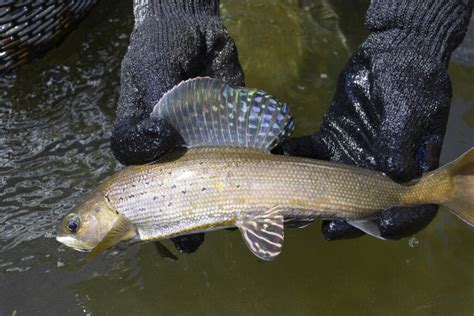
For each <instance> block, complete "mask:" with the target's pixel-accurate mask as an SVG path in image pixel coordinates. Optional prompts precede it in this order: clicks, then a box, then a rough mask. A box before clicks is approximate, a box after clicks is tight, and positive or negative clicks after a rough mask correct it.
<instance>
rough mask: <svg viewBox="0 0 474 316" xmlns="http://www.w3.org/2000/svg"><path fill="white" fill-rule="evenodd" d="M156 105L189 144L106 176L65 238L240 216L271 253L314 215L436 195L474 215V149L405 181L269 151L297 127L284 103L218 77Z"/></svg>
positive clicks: (74, 214)
mask: <svg viewBox="0 0 474 316" xmlns="http://www.w3.org/2000/svg"><path fill="white" fill-rule="evenodd" d="M151 116H152V117H154V116H158V117H162V118H164V119H166V120H167V121H168V122H169V123H170V124H171V125H172V126H173V128H174V129H176V131H178V133H179V134H180V135H181V136H182V138H183V140H184V142H185V144H186V149H182V150H175V151H173V152H171V153H169V154H167V155H166V156H164V157H162V159H160V160H158V161H157V162H156V163H154V164H148V165H143V166H131V167H127V168H125V169H123V170H122V171H119V172H118V173H116V174H115V175H113V176H112V177H110V178H109V179H107V180H106V181H105V182H104V183H102V185H100V186H99V188H97V190H96V191H94V192H93V193H92V194H90V195H89V196H88V197H87V198H86V199H85V201H84V202H83V203H81V204H80V205H78V206H77V207H76V208H75V209H73V210H72V211H71V212H70V213H69V214H68V215H66V217H65V218H64V219H63V220H62V222H61V223H60V224H59V227H58V230H57V240H58V241H60V242H62V243H64V244H66V245H67V246H69V247H72V248H75V249H77V250H85V251H90V250H91V253H90V254H89V256H88V258H90V259H91V258H93V257H94V256H95V255H97V254H99V253H101V252H102V251H104V250H106V249H108V248H110V247H112V246H114V245H116V244H118V243H119V242H122V241H125V242H139V241H150V240H159V239H164V238H171V237H176V236H182V235H186V234H190V233H191V234H192V233H199V232H207V231H212V230H216V229H224V228H229V227H237V228H238V229H239V230H240V232H241V234H242V237H243V238H244V241H245V243H246V245H247V246H248V248H249V249H250V250H251V251H252V253H253V254H255V255H256V256H257V257H259V258H260V259H263V260H273V259H275V258H276V257H277V256H278V255H279V254H280V252H281V250H282V244H283V240H284V226H291V227H305V226H307V225H309V224H311V223H312V222H313V221H314V220H316V219H318V218H323V219H343V220H347V221H348V222H349V223H350V224H351V225H354V226H356V227H361V228H362V229H364V228H366V227H369V229H368V232H370V223H368V222H367V220H370V219H373V218H375V217H376V216H377V215H378V214H379V213H380V211H381V210H384V209H387V208H389V207H393V206H415V205H422V204H427V203H430V204H437V205H443V206H446V207H447V208H449V210H450V211H451V212H452V213H453V214H455V215H456V216H458V217H459V218H460V219H461V220H463V221H464V222H466V223H467V224H468V225H470V226H474V149H471V150H469V151H468V152H466V153H465V154H464V155H463V156H461V157H460V158H459V159H458V160H456V161H454V162H453V163H451V164H448V165H446V166H443V167H442V168H440V169H438V170H435V171H433V172H430V173H427V174H425V175H424V176H423V177H422V178H421V179H420V180H419V181H414V182H411V183H409V184H407V185H400V184H397V183H396V182H394V181H392V180H391V179H390V178H388V177H387V176H386V175H384V174H383V173H380V172H376V171H372V170H369V169H364V168H357V167H353V166H349V165H342V164H337V163H333V162H326V161H320V160H314V159H308V158H299V157H288V156H278V155H272V154H270V152H269V151H270V150H271V149H272V148H273V147H275V146H276V145H278V144H279V143H280V142H281V141H282V140H283V139H284V138H286V137H288V135H289V133H290V132H291V131H292V130H293V128H294V127H293V121H292V116H291V113H290V111H289V107H288V105H286V104H284V103H281V102H279V101H278V100H276V99H275V98H274V97H272V96H271V95H268V94H266V93H265V92H263V91H261V90H255V89H247V88H233V87H230V86H229V85H227V84H225V83H223V82H222V81H220V80H216V79H211V78H196V79H192V80H188V81H184V82H182V83H180V84H179V85H177V86H176V87H174V88H173V89H172V90H170V91H169V92H167V93H166V94H165V95H164V96H163V97H162V98H161V99H160V101H159V102H158V104H157V105H156V106H155V108H154V110H153V112H152V114H151ZM410 211H412V210H411V209H409V208H408V209H405V212H410ZM374 235H375V236H377V237H380V235H377V234H374Z"/></svg>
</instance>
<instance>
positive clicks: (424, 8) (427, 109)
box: [282, 0, 473, 240]
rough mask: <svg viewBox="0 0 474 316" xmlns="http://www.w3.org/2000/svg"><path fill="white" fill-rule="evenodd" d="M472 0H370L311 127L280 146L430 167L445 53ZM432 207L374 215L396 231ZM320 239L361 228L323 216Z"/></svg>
mask: <svg viewBox="0 0 474 316" xmlns="http://www.w3.org/2000/svg"><path fill="white" fill-rule="evenodd" d="M472 5H473V3H472V1H468V0H448V1H446V0H429V1H426V0H416V1H414V0H397V1H388V0H378V1H377V0H374V1H372V2H371V5H370V7H369V10H368V12H367V16H366V24H367V27H368V29H369V31H370V34H369V36H368V37H367V39H366V40H365V41H364V42H363V44H362V45H361V46H360V47H359V49H358V50H357V51H356V52H355V53H354V54H353V55H352V56H351V58H350V59H349V61H348V63H347V64H346V66H345V68H344V69H343V71H342V73H341V75H340V77H339V80H338V86H337V90H336V93H335V96H334V98H333V100H332V102H331V104H330V107H329V110H328V112H327V114H326V115H325V117H324V120H323V124H322V127H321V130H320V132H319V133H316V134H314V135H311V136H306V137H301V138H296V139H292V140H289V141H288V142H287V143H285V144H284V145H283V146H282V150H283V151H284V152H286V153H287V154H290V155H299V156H305V157H313V158H320V159H328V160H331V161H336V162H341V163H346V164H352V165H357V166H360V167H365V168H371V169H376V170H380V171H383V172H385V173H386V174H387V175H388V176H389V177H391V178H392V179H394V180H395V181H399V182H405V181H408V180H410V179H412V178H414V177H417V176H420V175H421V173H422V172H426V171H428V170H432V169H435V168H437V167H438V164H439V156H440V152H441V145H442V141H443V137H444V133H445V130H446V124H447V120H448V114H449V106H450V101H451V96H452V90H451V82H450V79H449V75H448V63H449V58H450V55H451V53H452V52H453V50H454V49H455V48H456V47H457V46H458V45H459V44H460V43H461V41H462V40H463V38H464V35H465V33H466V30H467V26H468V24H469V19H470V17H471V12H472ZM436 213H437V207H436V206H434V205H426V206H422V207H418V208H416V209H410V210H407V209H403V208H392V209H389V210H386V211H384V212H382V214H381V215H380V217H379V218H378V219H376V220H375V223H376V224H377V226H378V229H379V230H380V233H381V235H382V237H384V238H388V239H399V238H402V237H405V236H409V235H412V234H414V233H416V232H417V231H419V230H420V229H422V228H424V227H425V226H426V225H427V224H428V223H429V222H430V221H431V220H432V219H433V218H434V217H435V215H436ZM322 232H323V235H324V236H325V238H326V239H328V240H336V239H344V238H353V237H357V236H360V235H362V232H360V231H359V230H357V229H356V228H354V227H352V226H351V225H349V224H347V223H345V222H343V221H324V222H323V226H322Z"/></svg>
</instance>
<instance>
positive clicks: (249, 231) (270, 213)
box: [236, 206, 285, 260]
mask: <svg viewBox="0 0 474 316" xmlns="http://www.w3.org/2000/svg"><path fill="white" fill-rule="evenodd" d="M236 226H237V227H238V228H239V229H240V232H241V233H242V237H243V238H244V241H245V244H246V245H247V247H248V248H249V249H250V251H252V253H253V254H254V255H256V256H257V257H258V258H260V259H263V260H274V259H275V258H276V257H277V256H278V255H279V254H280V252H281V247H282V244H283V239H284V235H285V233H284V228H283V215H282V214H281V211H280V209H279V207H278V206H275V207H272V208H270V209H268V210H265V211H264V212H263V213H262V212H261V211H260V210H258V211H257V210H256V211H255V212H251V213H249V214H245V215H244V216H243V217H242V218H241V219H239V220H238V221H237V223H236Z"/></svg>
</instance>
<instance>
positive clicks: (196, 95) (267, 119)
mask: <svg viewBox="0 0 474 316" xmlns="http://www.w3.org/2000/svg"><path fill="white" fill-rule="evenodd" d="M151 116H152V117H162V118H164V119H166V120H167V121H168V122H170V123H171V125H172V126H173V127H174V128H175V129H176V131H177V132H178V133H179V134H180V135H181V137H182V138H183V139H184V141H185V143H186V146H187V147H199V146H233V147H247V148H254V149H259V150H262V151H270V150H271V149H272V148H273V147H275V146H276V145H277V144H278V143H279V142H280V141H281V140H282V139H284V138H285V137H287V136H288V135H289V134H290V133H291V131H292V130H293V128H294V126H293V120H292V116H291V113H290V110H289V107H288V105H287V104H285V103H282V102H280V101H278V100H277V99H275V98H274V97H272V96H271V95H268V94H266V93H265V92H264V91H262V90H256V89H249V88H245V87H235V88H234V87H231V86H229V85H228V84H226V83H224V82H223V81H221V80H218V79H212V78H194V79H190V80H187V81H183V82H181V83H180V84H178V85H176V86H175V87H174V88H172V89H171V90H169V91H168V92H166V93H165V94H164V95H163V97H162V98H161V99H160V100H159V101H158V103H157V104H156V105H155V107H154V108H153V112H152V114H151Z"/></svg>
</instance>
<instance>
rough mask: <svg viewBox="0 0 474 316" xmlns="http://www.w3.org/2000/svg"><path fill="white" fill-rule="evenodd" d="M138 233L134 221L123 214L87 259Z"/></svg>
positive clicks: (89, 259)
mask: <svg viewBox="0 0 474 316" xmlns="http://www.w3.org/2000/svg"><path fill="white" fill-rule="evenodd" d="M135 235H136V228H135V225H133V224H132V222H131V221H130V220H129V219H128V218H126V217H125V216H123V215H120V217H119V218H118V219H117V220H116V221H115V223H114V226H112V228H111V229H110V230H109V232H108V233H107V235H105V237H104V238H103V239H102V240H101V241H100V242H99V243H98V244H97V246H95V248H94V249H92V251H91V252H90V253H89V254H88V255H87V257H86V261H87V262H90V261H91V260H92V259H94V258H95V256H97V255H98V254H100V253H101V252H103V251H104V250H107V249H109V248H111V247H113V246H115V245H116V244H118V243H119V242H121V241H122V240H128V239H131V238H133V237H134V236H135Z"/></svg>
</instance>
